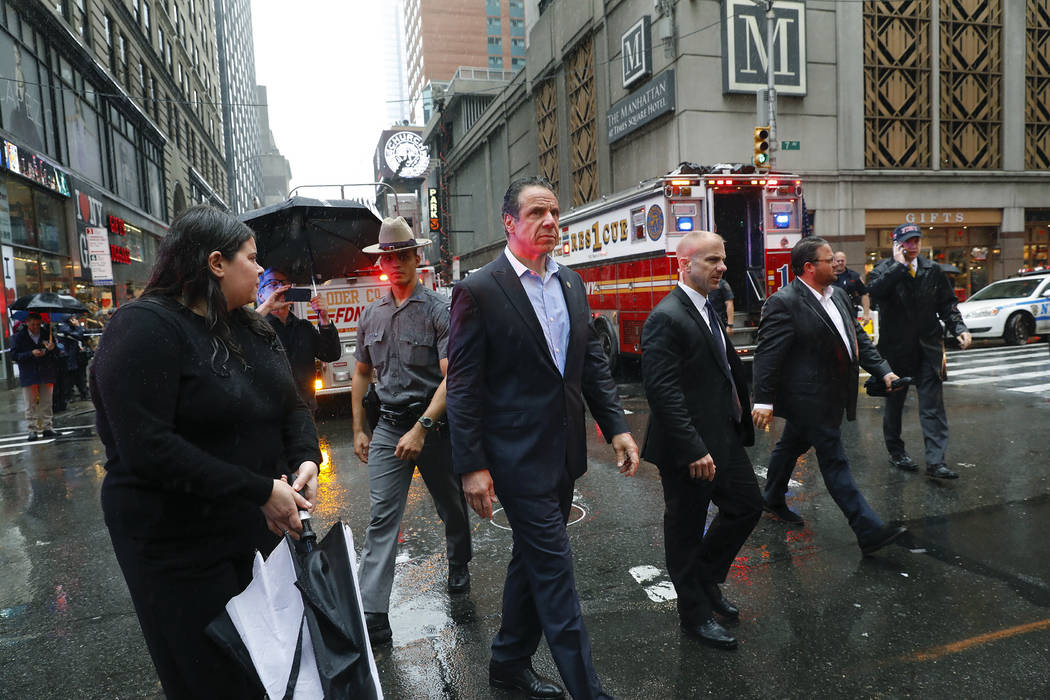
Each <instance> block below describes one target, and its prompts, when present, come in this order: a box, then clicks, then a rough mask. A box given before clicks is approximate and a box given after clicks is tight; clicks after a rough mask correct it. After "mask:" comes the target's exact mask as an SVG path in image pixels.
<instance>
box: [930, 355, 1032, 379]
mask: <svg viewBox="0 0 1050 700" xmlns="http://www.w3.org/2000/svg"><path fill="white" fill-rule="evenodd" d="M1040 365H1048V366H1050V358H1047V359H1045V360H1032V361H1031V362H1014V363H1011V364H1009V365H1005V366H1004V367H1003V369H1011V370H1012V369H1015V368H1017V367H1038V366H1040ZM992 369H995V368H994V367H970V368H968V369H956V370H952V372H951V373H950V375H949V376H957V375H960V374H978V373H979V372H987V371H989V370H992ZM1008 376H1011V377H1016V376H1017V375H1015V374H1010V375H1008Z"/></svg>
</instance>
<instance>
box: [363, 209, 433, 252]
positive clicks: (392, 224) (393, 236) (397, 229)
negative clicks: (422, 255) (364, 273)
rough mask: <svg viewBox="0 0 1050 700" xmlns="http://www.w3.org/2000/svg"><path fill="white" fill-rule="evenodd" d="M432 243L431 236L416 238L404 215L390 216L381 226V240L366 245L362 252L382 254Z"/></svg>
mask: <svg viewBox="0 0 1050 700" xmlns="http://www.w3.org/2000/svg"><path fill="white" fill-rule="evenodd" d="M426 245H430V239H429V238H414V237H413V236H412V228H411V227H410V226H409V225H408V222H407V221H405V217H403V216H396V217H394V216H388V217H387V218H385V219H383V225H382V226H380V227H379V242H378V243H376V244H375V245H370V246H365V247H364V248H363V249H362V250H361V252H363V253H368V254H369V255H382V254H383V253H392V252H395V251H399V250H411V249H414V248H422V247H423V246H426Z"/></svg>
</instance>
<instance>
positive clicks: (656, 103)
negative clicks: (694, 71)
mask: <svg viewBox="0 0 1050 700" xmlns="http://www.w3.org/2000/svg"><path fill="white" fill-rule="evenodd" d="M673 111H674V69H673V68H668V69H667V70H665V71H664V72H663V73H661V74H660V75H658V76H656V77H655V78H653V79H652V80H650V81H649V82H648V83H646V84H645V85H643V86H642V87H640V88H638V89H637V90H636V91H634V92H633V93H631V94H630V95H628V96H627V97H625V98H623V99H622V100H619V101H617V102H616V103H615V104H613V105H612V106H611V107H609V112H608V114H606V115H605V126H606V129H607V130H608V135H609V143H613V142H614V141H618V140H620V139H622V138H623V137H624V136H626V135H627V134H629V133H631V132H632V131H634V130H635V129H638V128H640V127H642V126H645V125H646V124H648V123H649V122H651V121H653V120H654V119H656V118H657V117H662V116H663V115H665V114H668V113H670V112H673Z"/></svg>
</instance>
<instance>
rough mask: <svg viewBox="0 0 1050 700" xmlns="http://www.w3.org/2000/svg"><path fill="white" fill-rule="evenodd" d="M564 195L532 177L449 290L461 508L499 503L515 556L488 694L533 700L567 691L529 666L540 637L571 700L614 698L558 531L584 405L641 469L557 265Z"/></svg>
mask: <svg viewBox="0 0 1050 700" xmlns="http://www.w3.org/2000/svg"><path fill="white" fill-rule="evenodd" d="M558 213H559V207H558V197H557V195H556V194H555V193H554V187H553V186H552V185H551V184H550V183H549V182H547V181H546V180H543V179H540V178H522V179H518V180H515V181H514V182H512V183H511V185H510V187H509V188H508V189H507V192H506V194H505V195H504V198H503V226H504V229H505V233H506V236H507V247H506V248H504V250H503V253H502V254H501V255H499V256H498V257H497V258H496V259H495V260H493V261H492V262H490V263H489V264H488V265H486V266H485V267H483V268H481V270H479V271H477V272H475V273H473V274H471V275H470V276H469V277H467V278H466V279H465V280H463V281H461V282H459V283H458V284H457V285H456V286H455V287H453V289H452V319H451V324H452V327H451V331H450V335H449V352H448V356H449V366H448V416H449V426H450V427H451V429H452V457H453V465H454V466H455V470H456V471H457V472H458V473H459V474H461V475H462V479H463V490H464V492H465V493H466V496H467V502H468V503H469V504H470V506H471V508H473V509H474V512H476V513H477V514H478V515H479V516H481V517H482V518H485V519H491V518H492V503H493V501H495V500H496V497H498V498H499V502H500V504H501V505H502V506H503V512H504V513H505V514H506V516H507V520H508V521H509V522H510V527H511V532H512V537H513V541H514V548H513V550H512V551H511V558H510V565H509V566H508V567H507V579H506V581H505V583H504V584H503V612H502V619H501V621H500V628H499V631H498V632H497V634H496V638H495V639H494V640H493V642H492V657H491V659H490V661H489V684H490V685H492V686H495V687H497V688H508V689H517V690H523V691H525V692H526V693H527V694H528V697H530V698H560V697H563V692H564V691H563V690H562V689H561V687H559V686H558V685H557V684H556V683H553V682H551V681H549V680H547V679H545V678H543V677H541V676H539V675H538V674H537V673H536V672H535V671H534V670H533V668H532V655H533V654H535V653H536V648H537V647H538V645H539V642H540V637H541V636H546V638H547V644H548V646H549V647H550V650H551V655H552V656H553V657H554V662H555V663H556V664H557V665H558V670H559V671H560V672H561V677H562V680H563V681H564V682H565V685H566V686H567V688H568V691H569V693H570V695H572V697H574V698H576V699H577V700H590V699H592V698H607V697H609V696H608V695H606V694H605V693H604V692H603V691H602V686H601V682H600V681H599V680H598V674H597V672H596V671H595V669H594V663H593V661H592V660H591V643H590V638H589V637H588V635H587V630H586V628H585V627H584V624H583V614H582V612H581V610H580V601H579V597H578V595H577V593H576V579H575V576H574V574H573V563H572V549H571V548H570V546H569V536H568V533H567V532H566V530H565V526H566V523H567V522H568V520H569V509H570V507H571V506H572V492H573V487H574V484H575V482H576V479H578V478H580V477H581V476H583V473H584V472H585V471H586V470H587V433H586V431H585V428H586V425H587V424H586V422H585V420H586V419H585V416H584V399H585V398H586V401H587V407H588V408H590V411H591V415H592V416H593V417H594V420H595V421H597V423H598V426H599V427H600V429H601V434H602V435H603V436H604V437H605V440H606V441H608V442H611V443H612V445H613V449H614V450H615V451H616V461H617V466H618V467H619V468H620V471H621V472H622V473H624V474H625V475H627V476H633V475H634V473H635V470H636V469H637V468H638V447H637V445H635V443H634V439H633V438H632V437H631V434H630V433H629V432H628V428H627V420H626V418H625V416H624V413H623V409H622V408H621V406H620V397H619V395H618V393H617V389H616V384H615V383H614V382H613V380H612V375H611V373H610V372H609V363H608V362H607V360H606V359H605V355H604V354H603V353H602V348H601V344H600V343H599V342H598V338H597V336H596V335H595V334H594V329H593V327H592V326H591V324H590V318H591V316H590V309H589V308H588V306H587V292H586V289H585V288H584V286H583V280H582V279H581V278H580V275H579V274H577V273H576V272H574V271H573V270H570V269H569V268H567V267H563V266H562V265H559V264H558V263H556V262H554V260H553V259H552V258H551V256H550V253H551V251H552V250H553V249H554V246H555V245H557V244H558V242H559V240H560V237H561V232H560V230H559V229H558Z"/></svg>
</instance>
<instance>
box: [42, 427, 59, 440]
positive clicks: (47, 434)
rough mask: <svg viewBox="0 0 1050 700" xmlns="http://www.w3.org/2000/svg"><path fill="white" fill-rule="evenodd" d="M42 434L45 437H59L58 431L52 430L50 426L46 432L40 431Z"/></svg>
mask: <svg viewBox="0 0 1050 700" xmlns="http://www.w3.org/2000/svg"><path fill="white" fill-rule="evenodd" d="M40 435H41V436H43V437H45V438H57V437H58V433H56V432H55V431H54V430H51V429H50V428H48V429H47V430H45V431H44V432H42V433H40Z"/></svg>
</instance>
